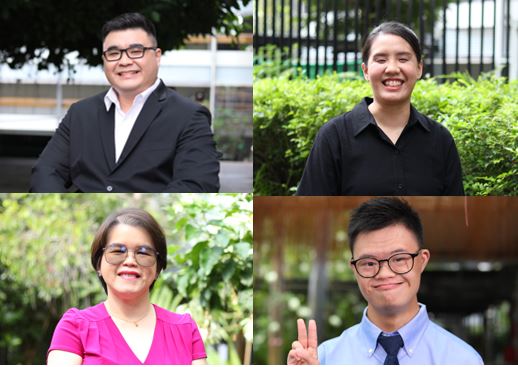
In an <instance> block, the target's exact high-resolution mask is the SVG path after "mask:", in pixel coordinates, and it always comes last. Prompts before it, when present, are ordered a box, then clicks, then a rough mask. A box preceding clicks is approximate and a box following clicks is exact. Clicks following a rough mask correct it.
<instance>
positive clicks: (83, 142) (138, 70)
mask: <svg viewBox="0 0 518 367" xmlns="http://www.w3.org/2000/svg"><path fill="white" fill-rule="evenodd" d="M102 33H103V61H104V72H105V74H106V77H107V79H108V80H109V82H110V84H111V86H112V88H111V89H110V90H109V91H108V93H101V94H98V95H96V96H93V97H90V98H87V99H84V100H82V101H79V102H77V103H75V104H73V105H72V106H71V107H70V109H69V111H68V112H67V114H66V116H65V117H64V119H63V120H62V122H61V123H60V125H59V127H58V129H57V130H56V132H55V134H54V135H53V137H52V139H51V140H50V141H49V143H48V145H47V147H46V148H45V150H44V151H43V152H42V154H41V155H40V157H39V159H38V161H37V163H36V165H35V167H34V168H33V172H32V178H31V191H34V192H66V191H70V190H71V189H72V190H77V191H81V192H218V190H219V179H218V173H219V162H218V158H219V153H218V152H217V151H216V147H215V143H214V140H213V135H212V131H211V129H210V113H209V111H208V110H207V109H206V108H205V107H203V106H201V105H198V104H196V103H194V102H191V101H190V100H188V99H186V98H184V97H182V96H180V95H179V94H177V93H176V92H174V91H172V90H170V89H168V88H167V87H166V86H165V85H164V83H163V82H162V81H161V80H159V79H158V78H157V75H158V67H159V65H160V56H161V50H160V49H159V48H157V47H156V36H155V29H154V26H153V24H152V23H151V22H150V21H149V20H148V19H146V18H145V17H144V16H142V15H140V14H138V13H127V14H123V15H121V16H119V17H117V18H115V19H113V20H111V21H109V22H107V23H106V24H105V25H104V27H103V32H102Z"/></svg>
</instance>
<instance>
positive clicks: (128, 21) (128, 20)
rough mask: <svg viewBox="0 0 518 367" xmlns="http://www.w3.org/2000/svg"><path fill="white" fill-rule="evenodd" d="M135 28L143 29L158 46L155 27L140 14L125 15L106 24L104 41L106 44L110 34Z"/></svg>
mask: <svg viewBox="0 0 518 367" xmlns="http://www.w3.org/2000/svg"><path fill="white" fill-rule="evenodd" d="M134 28H140V29H143V30H144V31H145V32H146V33H147V34H148V35H149V36H150V37H151V38H152V39H153V42H154V45H153V46H156V43H157V42H156V29H155V25H154V24H153V23H152V22H151V21H150V20H149V19H147V18H146V17H145V16H143V15H142V14H140V13H124V14H121V15H119V16H117V17H115V18H113V19H111V20H109V21H107V22H106V23H104V25H103V28H102V30H101V35H102V40H103V42H104V40H105V38H106V36H107V35H108V33H110V32H113V31H123V30H125V29H134Z"/></svg>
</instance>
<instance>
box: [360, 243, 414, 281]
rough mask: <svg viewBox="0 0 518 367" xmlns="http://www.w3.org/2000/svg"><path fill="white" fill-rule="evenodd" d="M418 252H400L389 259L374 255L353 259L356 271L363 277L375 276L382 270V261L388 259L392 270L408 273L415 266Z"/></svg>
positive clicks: (398, 272) (397, 272)
mask: <svg viewBox="0 0 518 367" xmlns="http://www.w3.org/2000/svg"><path fill="white" fill-rule="evenodd" d="M420 251H421V250H419V251H417V252H416V253H413V254H411V253H406V252H404V253H400V254H395V255H392V256H391V257H389V258H388V259H381V260H378V259H375V258H373V257H364V258H362V259H358V260H351V264H352V265H354V267H355V269H356V271H357V272H358V274H359V275H360V276H361V277H362V278H374V277H375V276H376V275H378V273H379V272H380V270H381V263H382V262H384V261H386V262H387V264H388V266H389V268H390V270H392V271H393V272H394V273H396V274H406V273H408V272H410V271H411V270H412V269H413V268H414V259H415V257H416V256H417V255H419V252H420Z"/></svg>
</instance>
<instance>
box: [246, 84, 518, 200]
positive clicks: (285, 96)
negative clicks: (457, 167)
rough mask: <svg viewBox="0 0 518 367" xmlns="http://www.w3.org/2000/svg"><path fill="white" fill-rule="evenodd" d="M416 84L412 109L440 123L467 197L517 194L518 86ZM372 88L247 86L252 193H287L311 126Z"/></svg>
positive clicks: (310, 135)
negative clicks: (251, 108)
mask: <svg viewBox="0 0 518 367" xmlns="http://www.w3.org/2000/svg"><path fill="white" fill-rule="evenodd" d="M448 78H449V79H448V80H449V81H448V82H446V83H439V80H436V79H427V80H421V81H419V82H418V83H417V85H416V87H415V89H414V93H413V95H412V103H413V105H414V106H415V107H416V108H417V109H418V110H419V111H420V112H421V113H423V114H425V115H427V116H429V117H431V118H433V119H434V120H436V121H438V122H440V123H442V124H444V125H445V126H446V127H447V128H448V129H449V131H450V132H451V133H452V135H453V137H454V139H455V142H456V144H457V149H458V150H459V154H460V158H461V161H462V168H463V175H464V177H463V179H464V189H465V192H466V195H517V194H518V167H517V163H518V159H517V158H518V102H517V101H518V81H513V82H510V83H507V82H506V80H505V79H503V78H497V77H495V76H493V75H491V74H486V75H483V76H481V77H480V78H479V79H478V80H474V79H472V78H470V77H469V76H466V75H465V74H453V75H449V76H448ZM369 95H371V89H370V86H369V84H368V83H367V82H365V81H363V80H344V79H343V78H342V77H340V76H339V75H326V76H323V77H320V78H318V79H316V80H307V79H290V78H289V77H284V78H283V77H279V78H275V79H273V78H265V79H256V80H255V81H254V193H255V194H256V195H292V194H294V192H295V190H296V186H297V183H298V181H299V180H300V178H301V176H302V171H303V169H304V164H305V161H306V158H307V157H308V155H309V152H310V150H311V147H312V145H313V140H314V138H315V135H316V133H317V132H318V129H319V128H320V127H321V126H322V125H323V124H324V123H325V122H327V121H328V120H329V119H331V118H332V117H334V116H337V115H339V114H342V113H344V112H345V111H348V110H350V109H352V108H353V107H354V106H355V105H356V104H357V103H358V102H359V101H360V100H361V99H362V98H363V97H365V96H369Z"/></svg>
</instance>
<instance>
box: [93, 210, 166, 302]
mask: <svg viewBox="0 0 518 367" xmlns="http://www.w3.org/2000/svg"><path fill="white" fill-rule="evenodd" d="M118 224H127V225H130V226H133V227H139V228H142V229H144V230H145V231H146V232H147V233H148V234H149V236H150V237H151V240H152V241H153V246H155V250H157V251H158V256H157V262H156V271H157V275H158V274H160V272H161V271H162V270H163V269H165V268H166V266H167V242H166V239H165V235H164V231H163V229H162V227H160V224H158V222H157V221H156V220H155V218H153V217H152V216H151V214H149V213H148V212H147V211H145V210H142V209H137V208H126V209H121V210H119V211H117V212H114V213H112V214H110V215H109V216H108V217H107V218H106V219H105V220H104V222H103V223H102V224H101V226H100V227H99V229H98V230H97V233H96V234H95V237H94V240H93V242H92V248H91V260H92V266H93V267H94V269H95V271H98V270H99V268H100V266H101V259H102V256H103V248H104V247H105V246H106V245H107V243H106V241H107V240H108V235H109V234H110V231H111V230H112V228H113V227H115V226H116V225H118ZM99 280H100V281H101V284H102V286H103V288H104V291H105V292H106V294H108V290H107V288H106V282H105V281H104V279H103V278H102V276H99ZM154 284H155V282H153V283H152V284H151V286H150V287H149V290H152V289H153V285H154Z"/></svg>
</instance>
